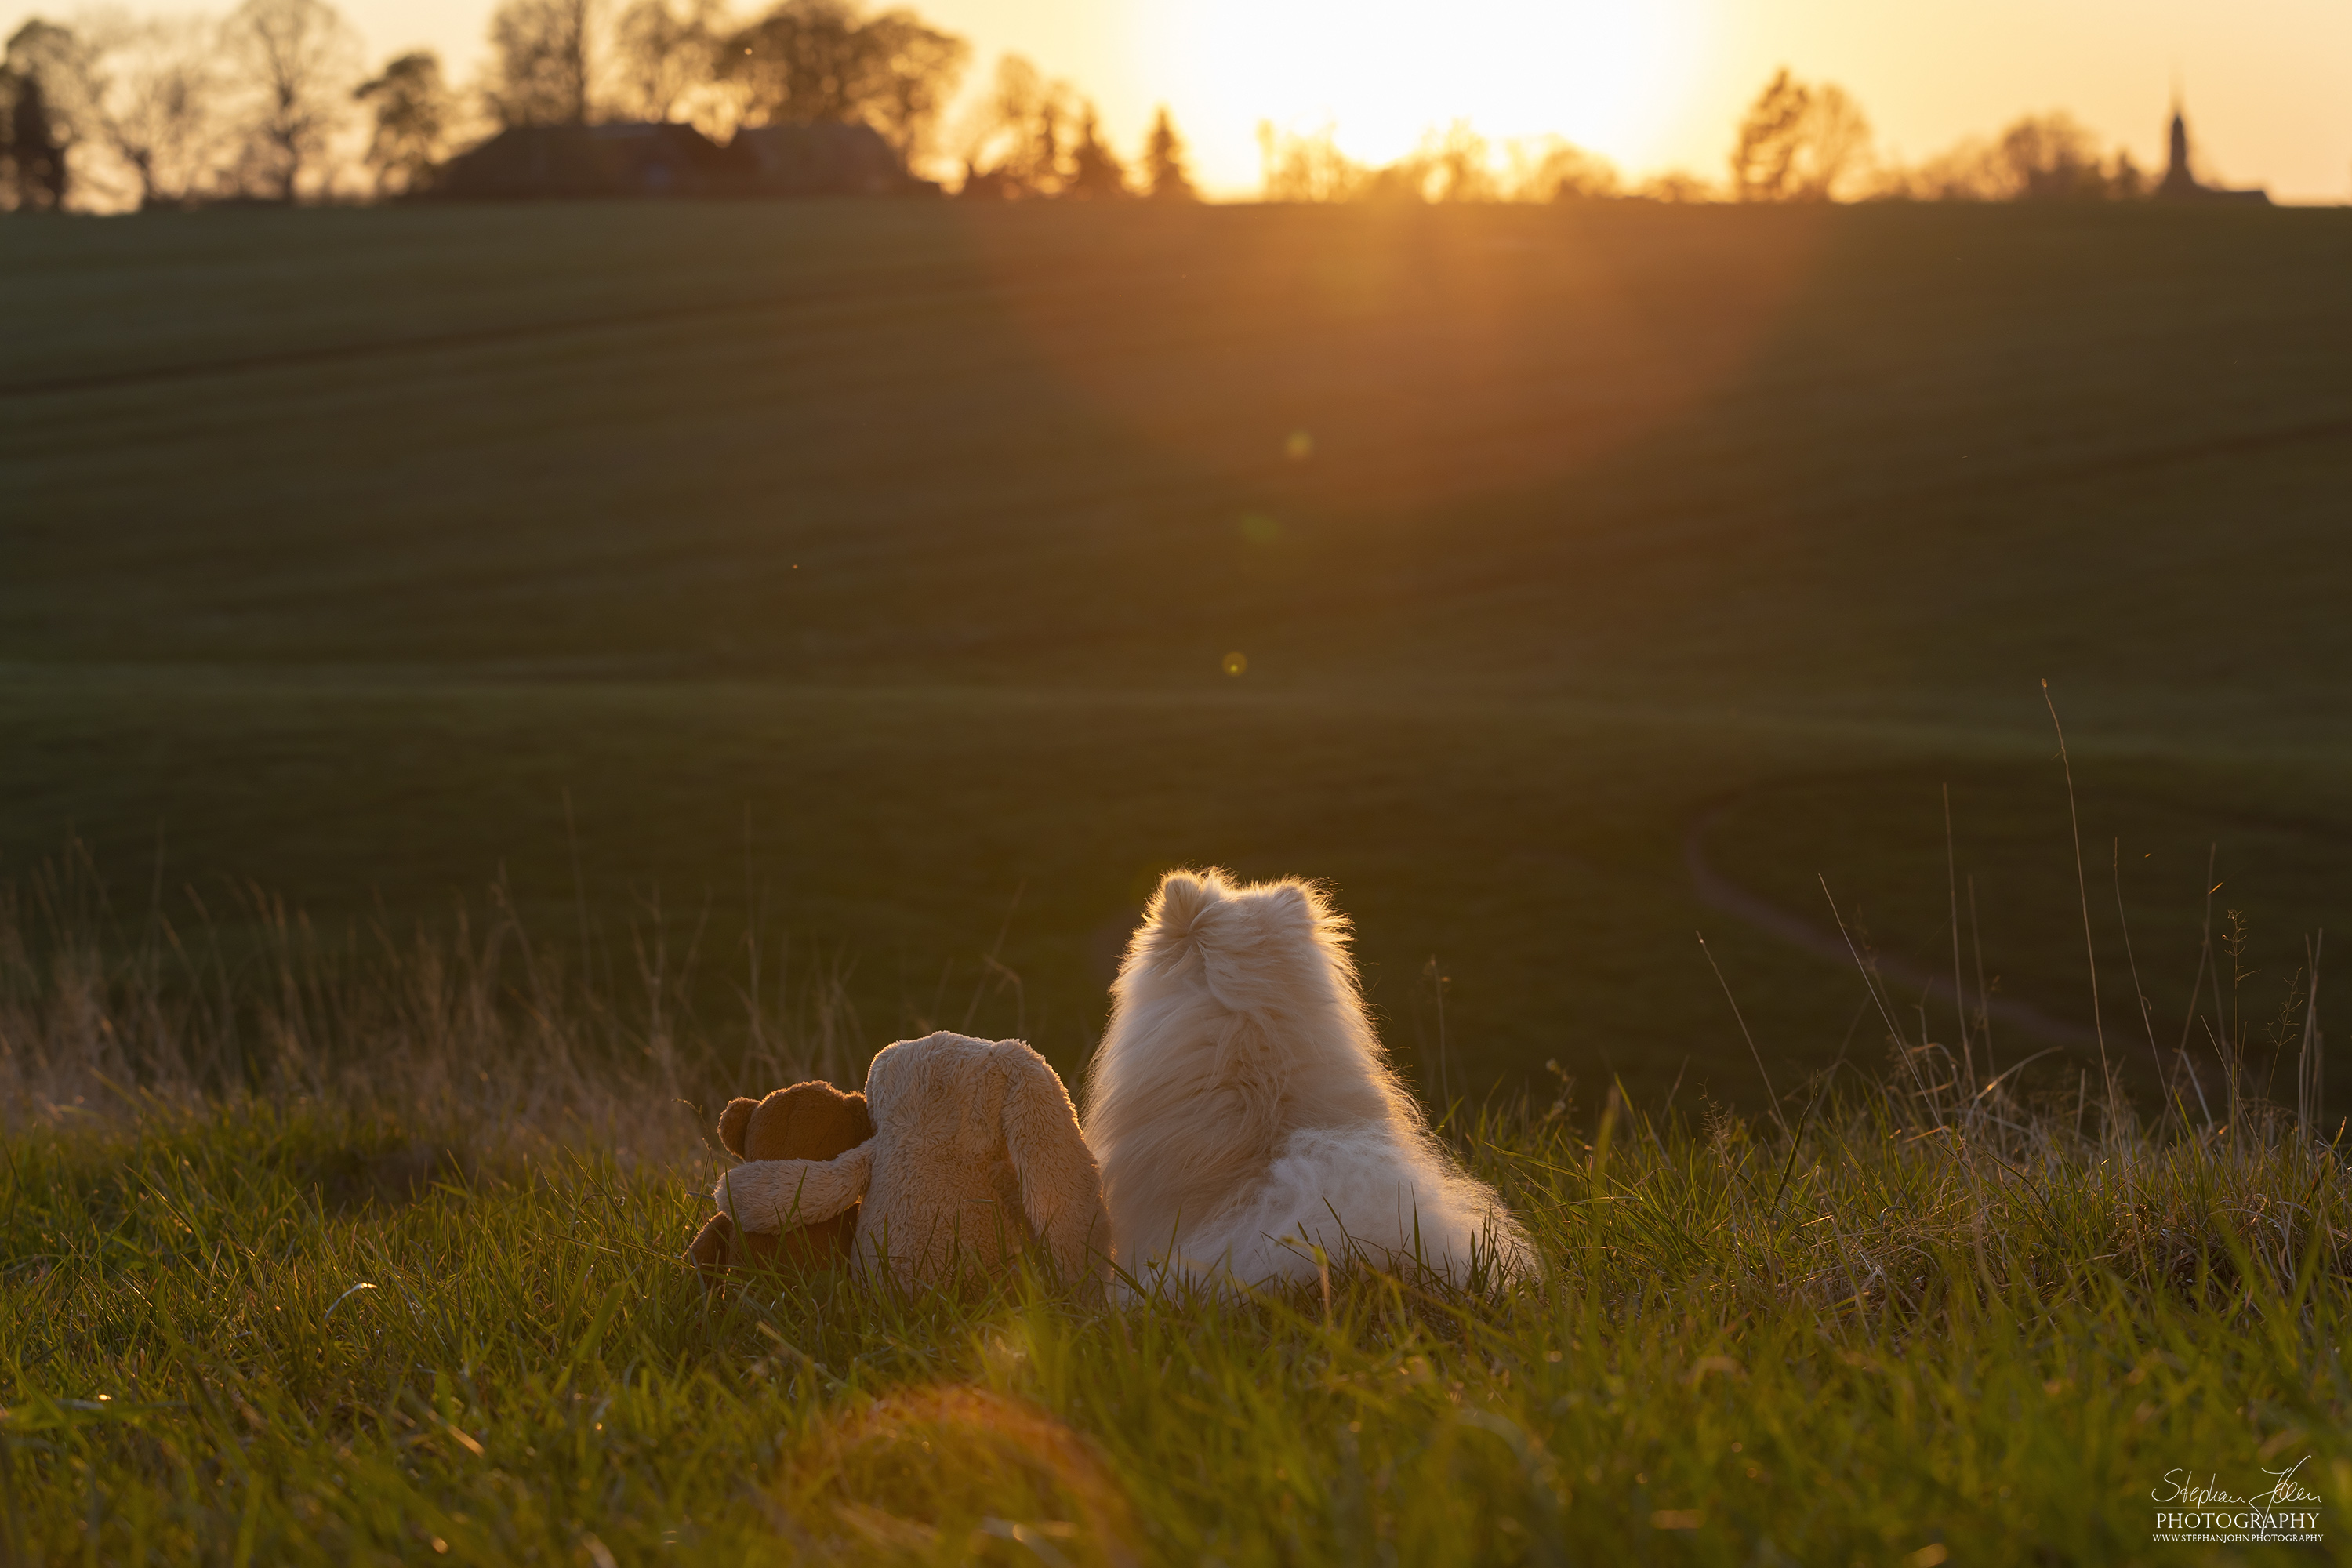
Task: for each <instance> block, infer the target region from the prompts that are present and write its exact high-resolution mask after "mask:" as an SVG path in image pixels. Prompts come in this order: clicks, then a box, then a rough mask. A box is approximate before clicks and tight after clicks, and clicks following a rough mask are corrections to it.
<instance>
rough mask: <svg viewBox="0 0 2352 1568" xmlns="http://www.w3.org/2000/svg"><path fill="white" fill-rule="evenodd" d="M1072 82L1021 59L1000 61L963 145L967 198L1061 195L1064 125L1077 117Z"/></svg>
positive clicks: (969, 119) (969, 118)
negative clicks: (1050, 75) (1072, 104)
mask: <svg viewBox="0 0 2352 1568" xmlns="http://www.w3.org/2000/svg"><path fill="white" fill-rule="evenodd" d="M1071 98H1072V93H1071V90H1070V84H1069V83H1067V82H1065V81H1047V80H1046V79H1045V77H1044V76H1043V75H1042V74H1041V73H1040V72H1039V71H1038V69H1037V68H1036V67H1035V66H1034V65H1031V64H1030V63H1029V62H1028V61H1027V60H1025V59H1024V58H1021V57H1020V56H1019V55H1005V56H1003V58H1000V59H998V61H997V62H996V77H995V79H994V80H993V81H992V82H991V83H990V85H989V90H988V93H987V95H986V96H985V97H983V98H982V100H980V101H979V102H978V103H976V104H974V105H973V106H972V107H971V110H969V111H968V113H967V114H966V116H965V118H964V121H963V123H962V125H961V129H960V131H959V132H958V135H957V142H958V144H959V145H960V147H961V153H962V156H963V164H964V183H963V189H962V191H961V193H959V194H961V195H968V196H978V197H987V198H1004V197H1013V196H1048V195H1055V193H1057V192H1059V191H1060V190H1061V189H1062V188H1063V185H1064V184H1065V183H1066V179H1067V177H1068V174H1069V171H1067V170H1066V169H1065V168H1064V167H1063V160H1062V134H1061V127H1062V122H1063V121H1066V120H1067V119H1069V118H1071V116H1072V111H1071V109H1070V100H1071Z"/></svg>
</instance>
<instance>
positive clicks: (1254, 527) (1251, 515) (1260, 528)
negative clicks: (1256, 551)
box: [1242, 511, 1282, 544]
mask: <svg viewBox="0 0 2352 1568" xmlns="http://www.w3.org/2000/svg"><path fill="white" fill-rule="evenodd" d="M1242 537H1243V538H1244V539H1245V540H1247V541H1249V542H1251V543H1252V544H1278V543H1280V542H1281V541H1282V520H1281V519H1280V518H1277V517H1275V516H1273V515H1271V514H1269V513H1266V512H1263V511H1245V512H1244V513H1242Z"/></svg>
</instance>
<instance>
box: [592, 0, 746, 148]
mask: <svg viewBox="0 0 2352 1568" xmlns="http://www.w3.org/2000/svg"><path fill="white" fill-rule="evenodd" d="M720 16H721V12H720V6H719V0H684V3H683V4H678V3H677V0H635V4H633V5H630V6H629V7H628V9H626V10H625V11H623V12H622V13H621V16H620V19H619V20H618V21H617V22H615V23H614V26H613V67H614V68H613V83H614V91H615V99H616V106H617V107H618V108H619V109H620V110H622V111H623V112H624V113H626V114H628V115H631V116H633V117H634V118H635V119H639V120H668V119H670V118H672V117H673V116H675V115H677V114H678V113H679V112H680V110H682V109H683V108H684V106H685V105H686V104H687V103H688V101H689V100H692V99H694V98H696V97H697V96H698V95H700V94H703V93H706V92H708V90H709V89H710V87H711V85H712V84H713V82H714V81H715V80H716V79H717V78H718V76H719V71H720V69H721V67H722V65H723V64H724V62H723V61H722V59H721V58H720V54H719V51H720V49H721V47H723V45H722V41H721V39H720V37H719V28H720Z"/></svg>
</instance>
